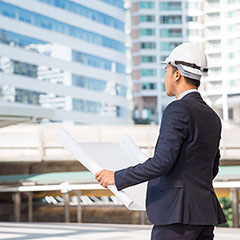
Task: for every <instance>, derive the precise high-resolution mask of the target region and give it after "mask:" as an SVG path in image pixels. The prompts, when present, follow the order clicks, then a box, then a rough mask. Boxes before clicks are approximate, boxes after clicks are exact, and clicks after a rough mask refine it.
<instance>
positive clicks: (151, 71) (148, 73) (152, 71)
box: [141, 69, 157, 77]
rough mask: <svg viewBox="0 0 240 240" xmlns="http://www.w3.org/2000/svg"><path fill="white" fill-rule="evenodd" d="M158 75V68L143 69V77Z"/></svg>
mask: <svg viewBox="0 0 240 240" xmlns="http://www.w3.org/2000/svg"><path fill="white" fill-rule="evenodd" d="M156 75H157V71H156V69H141V76H142V77H146V76H148V77H153V76H156Z"/></svg>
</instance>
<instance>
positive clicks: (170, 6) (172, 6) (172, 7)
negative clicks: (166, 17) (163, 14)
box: [159, 2, 182, 11]
mask: <svg viewBox="0 0 240 240" xmlns="http://www.w3.org/2000/svg"><path fill="white" fill-rule="evenodd" d="M159 8H160V10H165V11H166V10H167V11H181V10H182V4H181V2H160V3H159Z"/></svg>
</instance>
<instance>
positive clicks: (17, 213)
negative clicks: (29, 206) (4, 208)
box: [12, 192, 21, 222]
mask: <svg viewBox="0 0 240 240" xmlns="http://www.w3.org/2000/svg"><path fill="white" fill-rule="evenodd" d="M12 199H13V202H14V220H15V222H20V219H21V193H20V192H16V193H13V195H12Z"/></svg>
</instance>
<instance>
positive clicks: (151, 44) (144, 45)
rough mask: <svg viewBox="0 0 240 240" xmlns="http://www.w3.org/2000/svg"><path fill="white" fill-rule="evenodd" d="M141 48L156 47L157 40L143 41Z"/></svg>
mask: <svg viewBox="0 0 240 240" xmlns="http://www.w3.org/2000/svg"><path fill="white" fill-rule="evenodd" d="M141 49H156V43H155V42H141Z"/></svg>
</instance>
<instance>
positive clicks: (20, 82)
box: [0, 0, 132, 124]
mask: <svg viewBox="0 0 240 240" xmlns="http://www.w3.org/2000/svg"><path fill="white" fill-rule="evenodd" d="M124 25H125V10H124V2H123V0H91V1H84V0H74V1H69V0H64V1H63V0H26V1H18V0H4V1H0V106H1V109H2V111H3V112H1V110H0V115H6V111H7V113H8V115H9V116H20V115H21V116H31V117H34V118H41V119H48V120H49V121H54V122H66V121H67V122H75V123H79V124H82V123H85V124H86V123H93V124H101V123H102V124H128V123H131V113H130V111H131V107H132V104H131V101H129V99H128V98H127V92H128V81H127V78H126V71H125V68H126V67H125V64H126V60H125V31H124V30H125V28H124ZM4 109H7V110H6V111H5V112H4ZM48 120H47V121H48ZM45 121H46V120H45Z"/></svg>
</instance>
